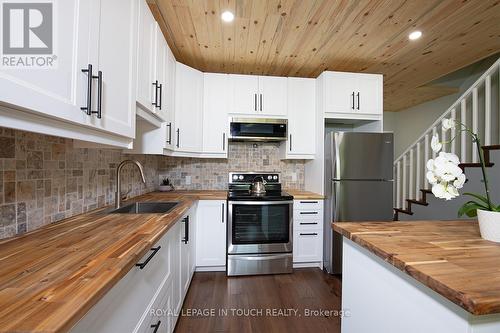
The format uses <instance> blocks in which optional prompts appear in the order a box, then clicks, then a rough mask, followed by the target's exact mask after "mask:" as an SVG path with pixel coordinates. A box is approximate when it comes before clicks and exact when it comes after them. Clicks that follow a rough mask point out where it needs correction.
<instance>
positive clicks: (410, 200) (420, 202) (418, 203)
mask: <svg viewBox="0 0 500 333" xmlns="http://www.w3.org/2000/svg"><path fill="white" fill-rule="evenodd" d="M406 201H408V202H411V203H412V204H415V205H420V206H429V203H428V202H427V201H423V200H414V199H406Z"/></svg>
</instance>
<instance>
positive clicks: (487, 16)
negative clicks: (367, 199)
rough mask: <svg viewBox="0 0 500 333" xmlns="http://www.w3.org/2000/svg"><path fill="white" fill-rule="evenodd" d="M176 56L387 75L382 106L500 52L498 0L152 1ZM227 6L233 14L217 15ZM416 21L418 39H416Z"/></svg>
mask: <svg viewBox="0 0 500 333" xmlns="http://www.w3.org/2000/svg"><path fill="white" fill-rule="evenodd" d="M149 2H150V6H151V8H152V9H153V12H154V13H155V16H156V18H157V20H158V21H159V22H160V26H161V27H162V30H163V33H164V35H165V37H166V39H167V42H168V44H169V46H170V48H171V49H172V52H173V53H174V55H175V57H176V58H177V60H178V61H180V62H182V63H185V64H187V65H189V66H192V67H194V68H197V69H199V70H202V71H206V72H221V73H242V74H263V75H279V76H301V77H317V76H318V75H319V74H321V72H323V71H325V70H336V71H352V72H366V73H382V74H384V109H385V110H386V111H399V110H402V109H404V108H407V107H410V106H413V105H416V104H420V103H422V102H425V101H428V100H432V99H435V98H438V97H441V96H444V95H448V94H451V93H454V92H456V90H455V88H449V87H442V86H441V87H438V86H429V85H427V84H428V83H430V82H432V81H434V80H435V79H438V78H440V77H442V76H443V75H446V74H448V73H451V72H454V71H456V70H458V69H460V68H462V67H464V66H467V65H469V64H471V63H474V62H476V61H478V60H480V59H483V58H485V57H487V56H489V55H492V54H494V53H497V52H499V51H500V5H499V0H406V1H405V0H149ZM225 10H230V11H232V12H233V13H234V14H235V20H234V21H233V22H232V23H225V22H222V21H221V19H220V15H221V13H222V12H223V11H225ZM415 29H418V30H421V31H422V32H423V36H422V38H421V39H419V40H417V41H409V40H408V34H409V32H411V31H413V30H415Z"/></svg>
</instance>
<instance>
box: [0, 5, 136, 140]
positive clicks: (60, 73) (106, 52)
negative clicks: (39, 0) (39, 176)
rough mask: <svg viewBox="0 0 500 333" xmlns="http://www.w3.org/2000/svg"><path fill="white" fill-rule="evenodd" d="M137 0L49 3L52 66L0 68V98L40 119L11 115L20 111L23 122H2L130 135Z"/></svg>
mask: <svg viewBox="0 0 500 333" xmlns="http://www.w3.org/2000/svg"><path fill="white" fill-rule="evenodd" d="M137 5H138V2H137V0H126V1H120V0H109V1H103V0H101V1H94V2H92V1H76V0H68V1H60V2H57V6H54V17H55V20H54V22H56V24H57V26H56V28H55V29H53V31H54V36H53V38H54V41H55V42H54V45H57V48H54V50H53V56H52V55H50V58H51V59H52V60H53V61H54V64H55V66H54V67H52V68H43V69H34V68H30V69H27V68H9V69H5V68H4V69H2V70H1V71H0V84H1V86H2V91H1V93H0V101H1V103H3V104H4V105H6V106H8V107H12V108H17V109H22V110H28V111H32V112H35V113H38V114H39V115H42V116H48V117H46V118H44V119H38V120H36V121H35V120H31V121H32V122H33V126H30V124H29V119H30V118H29V116H22V115H21V114H20V115H16V117H17V119H21V117H24V118H23V119H24V123H22V122H17V123H15V122H9V119H3V120H2V123H3V124H5V125H6V126H12V127H15V128H19V129H22V130H28V131H30V130H31V131H37V132H42V133H47V134H52V135H60V136H65V137H72V138H76V139H81V140H84V141H92V142H96V143H106V144H115V143H116V144H117V145H120V146H126V145H128V144H127V143H126V142H127V139H126V138H133V137H134V134H135V131H134V126H135V105H134V104H135V89H136V88H135V81H136V72H135V66H136V42H137ZM42 42H43V41H42ZM26 47H29V45H26ZM131 96H133V99H131V98H130V97H131ZM131 101H134V102H133V103H132V104H131ZM31 119H33V118H31ZM58 120H63V121H65V123H58V122H57V121H58ZM63 124H65V125H63ZM75 125H80V127H78V128H75ZM96 130H97V131H96ZM128 142H130V141H128Z"/></svg>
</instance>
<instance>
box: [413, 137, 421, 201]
mask: <svg viewBox="0 0 500 333" xmlns="http://www.w3.org/2000/svg"><path fill="white" fill-rule="evenodd" d="M420 155H421V152H420V141H419V142H417V175H416V178H415V200H419V198H420V186H422V181H421V178H420V174H421V172H422V160H421V156H420Z"/></svg>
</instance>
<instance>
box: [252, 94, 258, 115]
mask: <svg viewBox="0 0 500 333" xmlns="http://www.w3.org/2000/svg"><path fill="white" fill-rule="evenodd" d="M253 96H254V104H253V108H254V110H255V111H257V94H253Z"/></svg>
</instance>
